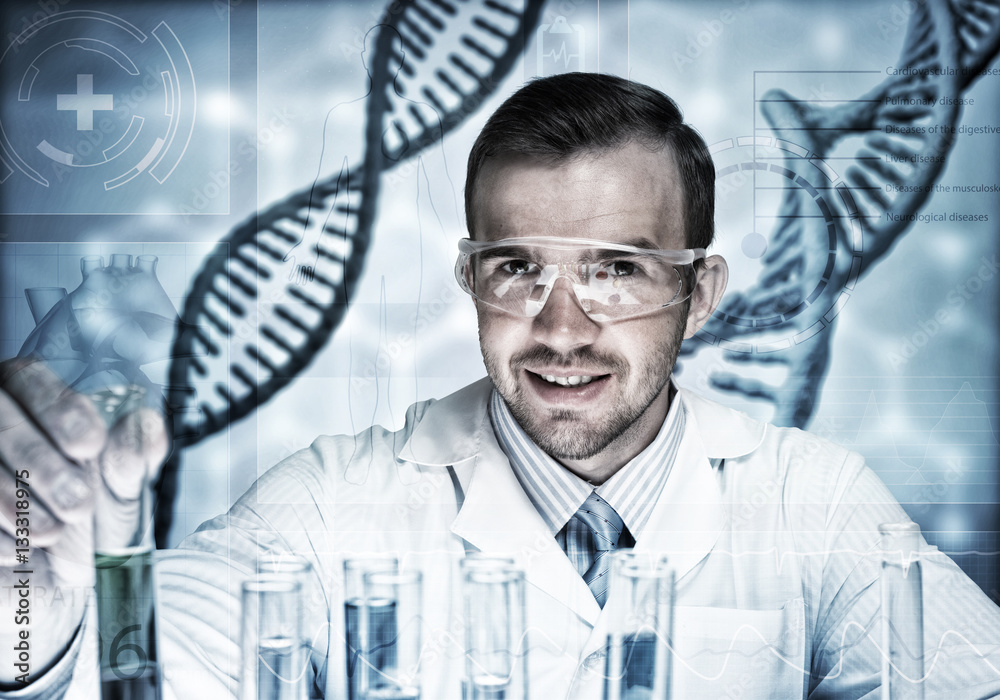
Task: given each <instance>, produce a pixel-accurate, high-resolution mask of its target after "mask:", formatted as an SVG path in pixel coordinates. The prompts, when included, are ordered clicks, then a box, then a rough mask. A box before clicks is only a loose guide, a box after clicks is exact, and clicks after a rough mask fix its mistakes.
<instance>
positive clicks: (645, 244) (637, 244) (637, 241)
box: [622, 238, 660, 250]
mask: <svg viewBox="0 0 1000 700" xmlns="http://www.w3.org/2000/svg"><path fill="white" fill-rule="evenodd" d="M622 245H630V246H632V247H633V248H642V249H643V250H660V246H658V245H657V244H656V243H654V242H653V241H651V240H650V239H648V238H634V239H632V240H629V241H622Z"/></svg>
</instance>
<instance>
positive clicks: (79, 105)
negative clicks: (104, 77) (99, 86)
mask: <svg viewBox="0 0 1000 700" xmlns="http://www.w3.org/2000/svg"><path fill="white" fill-rule="evenodd" d="M114 108H115V104H114V96H113V95H95V94H94V76H93V75H77V76H76V94H75V95H56V109H57V110H75V111H76V130H77V131H90V130H91V129H93V128H94V112H97V111H104V110H111V109H114Z"/></svg>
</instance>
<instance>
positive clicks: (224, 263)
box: [168, 0, 543, 445]
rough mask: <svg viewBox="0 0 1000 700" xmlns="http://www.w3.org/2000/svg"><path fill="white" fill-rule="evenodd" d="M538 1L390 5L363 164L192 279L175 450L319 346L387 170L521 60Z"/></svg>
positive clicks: (366, 241) (335, 318)
mask: <svg viewBox="0 0 1000 700" xmlns="http://www.w3.org/2000/svg"><path fill="white" fill-rule="evenodd" d="M542 4H543V3H542V2H541V0H525V2H524V3H523V5H522V6H520V7H518V6H515V5H513V4H511V3H508V2H500V1H498V0H484V1H483V2H480V3H476V2H469V1H468V0H407V1H404V2H399V3H392V5H391V6H390V9H389V10H388V11H387V13H386V15H385V16H384V18H383V21H382V23H381V24H380V25H379V26H378V27H377V29H376V30H375V31H374V34H373V36H374V39H373V45H374V47H373V51H372V52H371V54H370V55H371V61H370V64H369V65H368V66H367V68H368V73H369V80H370V88H371V89H370V92H369V94H368V96H367V102H366V105H365V107H366V109H365V120H366V123H365V132H364V138H365V144H366V150H365V153H364V157H363V162H362V163H361V164H360V166H350V167H348V166H344V167H342V168H341V170H340V171H339V172H338V173H336V174H335V175H333V176H331V177H328V178H326V179H323V180H319V181H317V182H315V183H314V184H313V185H312V186H310V187H308V188H304V189H302V190H300V191H297V192H294V193H292V194H291V195H289V196H287V197H285V198H284V199H282V200H281V201H279V202H277V203H275V204H273V205H272V206H270V207H268V208H267V209H265V210H264V211H261V212H258V213H257V214H255V215H253V216H252V217H250V218H249V219H247V220H246V221H244V222H243V223H242V224H240V225H239V226H238V227H236V228H235V229H234V230H233V231H232V232H231V233H230V234H229V235H228V236H227V237H226V238H225V239H224V241H223V244H224V245H227V246H228V252H224V253H223V254H220V255H217V256H210V257H209V258H208V260H207V261H206V263H205V264H204V266H203V267H202V269H201V270H200V271H199V273H198V275H197V276H196V278H195V280H194V282H193V283H192V287H191V289H190V290H189V293H188V294H187V296H186V301H185V304H184V309H183V311H182V314H181V320H182V324H183V325H182V328H181V330H180V331H179V332H178V334H177V336H176V339H175V343H174V347H173V358H174V359H173V361H172V363H171V367H170V387H169V394H168V406H169V408H170V410H171V412H172V417H173V423H174V425H173V429H174V434H175V439H176V440H177V442H178V443H179V444H181V445H191V444H194V443H195V442H197V441H199V440H201V439H203V438H205V437H206V436H208V435H211V434H212V433H215V432H217V431H219V430H221V429H222V428H224V427H225V426H227V425H228V424H230V423H231V422H233V421H236V420H238V419H240V418H242V417H244V416H246V415H248V414H249V413H251V412H252V411H253V410H255V409H256V408H257V406H259V405H260V404H262V403H264V402H266V401H267V400H268V399H270V398H271V397H272V396H274V394H275V393H277V392H278V391H280V390H281V389H282V388H283V387H285V386H287V385H288V384H289V383H290V382H291V381H292V380H293V379H294V378H295V377H296V375H297V374H298V373H299V372H301V371H302V370H303V369H304V368H305V367H306V366H307V365H308V364H309V363H310V362H311V360H312V359H313V358H314V357H315V356H316V354H317V352H318V351H319V350H320V349H321V348H322V347H323V346H324V345H325V344H326V342H327V341H328V340H329V338H330V337H331V335H332V334H333V332H334V330H335V329H336V328H337V326H338V325H339V324H340V322H341V321H342V320H343V318H344V314H345V312H346V311H347V308H348V305H349V303H350V301H351V298H352V295H353V293H354V290H355V287H356V285H357V283H358V280H359V278H360V276H361V272H362V270H363V268H364V263H365V257H366V253H367V251H368V248H369V245H370V243H371V236H372V230H373V226H374V221H375V214H376V203H377V201H378V194H379V187H380V182H379V181H380V177H381V175H382V174H383V173H384V172H386V171H388V170H390V169H391V168H393V167H394V166H395V165H397V164H399V163H401V162H403V161H404V160H406V159H409V158H413V157H415V156H416V155H417V154H419V153H420V152H421V151H423V150H425V149H427V148H428V147H430V146H432V145H434V144H437V143H440V142H441V140H442V139H443V138H444V137H445V135H446V134H448V133H449V132H450V131H452V130H453V129H455V128H456V127H457V126H458V125H460V124H461V123H462V122H463V121H464V120H465V119H466V118H468V117H469V116H470V115H471V114H473V113H474V112H475V111H476V110H477V109H478V108H479V106H480V105H481V104H482V103H483V101H484V100H485V99H486V98H487V97H488V96H489V95H490V94H491V93H492V92H493V91H494V90H495V89H496V87H497V86H498V85H499V83H500V82H501V81H502V80H503V78H504V77H505V76H506V75H507V73H508V72H509V71H510V69H511V67H512V66H513V65H514V64H515V62H516V61H517V60H518V59H519V57H520V54H521V51H522V49H523V45H524V37H525V36H530V33H531V31H532V29H533V28H534V27H535V26H536V24H537V23H538V19H539V15H540V12H541V8H542ZM452 38H456V39H457V46H456V45H455V42H451V41H445V39H452ZM303 260H305V261H306V262H303ZM226 380H228V381H226Z"/></svg>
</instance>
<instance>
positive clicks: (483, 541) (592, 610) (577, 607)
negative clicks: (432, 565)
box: [451, 418, 601, 625]
mask: <svg viewBox="0 0 1000 700" xmlns="http://www.w3.org/2000/svg"><path fill="white" fill-rule="evenodd" d="M486 421H487V424H486V425H485V426H484V428H483V434H482V442H481V443H480V452H479V456H478V457H477V459H476V462H475V464H474V465H473V466H472V468H471V469H460V470H458V473H459V478H460V480H461V481H462V487H463V489H464V490H465V503H464V505H463V506H462V509H461V510H460V511H459V513H458V516H457V517H456V518H455V520H454V522H453V523H452V526H451V531H452V532H453V533H455V534H456V535H458V536H460V537H463V538H464V539H465V540H466V541H467V542H469V543H470V544H472V545H473V546H475V547H476V548H478V549H479V550H481V551H483V552H486V553H490V554H499V555H509V556H513V557H514V558H515V561H516V562H517V563H518V565H519V566H522V567H523V568H524V577H525V580H526V581H527V583H528V585H530V586H535V587H536V588H538V589H540V590H541V591H543V592H544V593H546V594H547V595H548V596H549V597H551V598H552V599H553V600H554V601H556V602H558V603H560V604H562V605H565V606H567V607H569V608H570V609H571V610H572V611H573V612H574V613H576V615H578V616H579V617H581V618H582V619H583V620H585V621H586V622H587V624H589V625H594V624H595V623H596V622H597V618H598V616H599V615H600V612H601V608H600V606H599V605H598V604H597V601H596V600H594V596H593V594H592V593H591V592H590V588H589V587H588V586H587V584H586V583H584V582H583V579H582V578H581V577H580V574H579V573H577V571H576V569H575V568H574V567H573V565H572V563H571V562H570V560H569V558H568V557H567V556H566V554H565V552H563V550H562V548H561V547H560V546H559V544H558V543H557V542H556V539H555V537H554V536H553V534H552V532H551V531H550V530H549V529H548V527H547V526H546V525H545V521H544V520H542V517H541V516H540V515H539V514H538V511H537V510H535V507H534V506H533V505H532V504H531V501H530V500H529V499H528V497H527V495H526V494H525V493H524V489H522V488H521V485H520V483H518V481H517V477H515V476H514V472H513V470H512V469H511V467H510V463H509V462H508V460H507V456H506V455H505V454H504V453H503V451H502V450H501V449H500V446H499V445H498V444H497V442H496V439H495V438H494V436H493V431H492V428H491V427H490V425H489V422H488V421H489V419H488V418H487V419H486Z"/></svg>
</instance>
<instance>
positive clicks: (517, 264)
mask: <svg viewBox="0 0 1000 700" xmlns="http://www.w3.org/2000/svg"><path fill="white" fill-rule="evenodd" d="M500 269H501V270H503V271H504V272H506V273H507V274H510V275H526V274H528V273H529V272H534V271H535V269H536V267H535V264H534V263H531V262H528V261H527V260H508V261H507V262H505V263H504V264H503V265H501V266H500Z"/></svg>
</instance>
